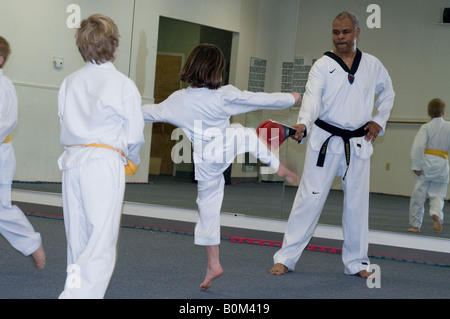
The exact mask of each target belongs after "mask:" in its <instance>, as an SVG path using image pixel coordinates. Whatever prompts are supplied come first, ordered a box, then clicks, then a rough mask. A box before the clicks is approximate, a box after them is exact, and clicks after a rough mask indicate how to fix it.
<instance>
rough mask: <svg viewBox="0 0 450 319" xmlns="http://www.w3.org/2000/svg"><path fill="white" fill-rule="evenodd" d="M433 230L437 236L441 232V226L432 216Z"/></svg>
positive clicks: (436, 218) (435, 216) (436, 217)
mask: <svg viewBox="0 0 450 319" xmlns="http://www.w3.org/2000/svg"><path fill="white" fill-rule="evenodd" d="M433 228H434V232H435V233H437V234H439V233H440V232H441V230H442V224H441V221H440V219H439V217H438V216H437V215H433Z"/></svg>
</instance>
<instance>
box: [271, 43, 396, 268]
mask: <svg viewBox="0 0 450 319" xmlns="http://www.w3.org/2000/svg"><path fill="white" fill-rule="evenodd" d="M358 51H359V50H358ZM338 59H339V58H338ZM341 61H342V60H341ZM355 62H356V58H355ZM348 75H349V72H348V71H346V70H344V68H343V67H342V66H341V64H340V63H338V62H337V61H336V59H333V58H331V57H329V56H327V55H324V56H323V57H322V58H320V59H319V60H317V61H316V62H315V63H314V65H313V66H312V68H311V71H310V74H309V78H308V82H307V85H306V92H305V94H304V97H303V102H302V106H301V108H300V112H299V117H298V123H302V124H304V125H305V126H306V128H307V132H309V134H308V139H307V147H306V157H305V164H304V169H303V175H302V178H301V181H300V185H299V188H298V191H297V194H296V197H295V200H294V203H293V207H292V211H291V214H290V217H289V220H288V223H287V228H286V232H285V236H284V240H283V244H282V248H281V249H280V250H279V251H277V253H276V254H275V255H274V262H275V263H281V264H283V265H285V266H286V267H288V269H289V270H293V269H294V268H295V264H296V263H297V261H298V259H299V258H300V256H301V254H302V252H303V250H304V248H305V247H306V245H307V244H308V242H309V240H310V239H311V237H312V235H313V233H314V230H315V228H316V226H317V222H318V220H319V217H320V214H321V212H322V209H323V206H324V204H325V201H326V199H327V196H328V193H329V190H330V187H331V184H332V182H333V180H334V178H335V177H336V176H345V179H344V178H343V179H342V188H343V191H344V196H345V198H344V211H343V217H342V225H343V233H344V244H343V253H342V259H343V263H344V266H345V270H344V272H345V273H346V274H355V273H358V272H359V271H361V270H362V269H365V268H366V267H367V265H364V264H368V263H369V259H368V257H367V249H368V238H367V237H368V210H369V177H370V156H371V154H372V152H373V147H372V144H371V143H369V142H367V141H366V140H365V139H364V137H355V138H352V139H350V164H349V167H348V171H347V167H346V166H347V163H346V157H345V152H344V144H343V140H342V138H341V137H338V136H334V137H332V138H331V139H330V142H329V145H328V150H327V153H326V158H325V162H324V165H323V167H319V166H317V165H316V163H317V159H318V155H319V152H320V150H321V147H322V145H323V143H324V141H325V140H326V139H327V138H328V137H330V136H331V134H330V133H328V132H327V131H325V130H323V129H322V128H320V127H318V126H316V125H314V122H315V121H316V120H317V119H319V118H320V119H321V120H323V121H325V122H327V123H329V124H331V125H334V126H336V127H338V128H341V129H347V130H356V129H358V128H360V127H362V126H364V125H365V124H366V123H367V122H369V121H374V122H376V123H378V124H379V125H380V126H381V127H382V129H383V130H382V132H381V133H383V131H384V129H385V126H386V122H387V120H388V118H389V114H390V111H391V108H392V106H393V102H394V96H395V94H394V91H393V89H392V83H391V79H390V77H389V75H388V72H387V71H386V69H385V68H384V66H383V65H382V64H381V62H380V61H379V60H378V59H377V58H375V57H374V56H372V55H369V54H367V53H363V54H362V55H361V59H360V63H359V67H358V69H357V71H356V73H355V74H354V78H355V79H354V82H353V84H350V81H349V79H348ZM375 95H378V99H377V101H376V106H377V113H376V114H375V115H373V108H374V97H375ZM345 174H346V175H345Z"/></svg>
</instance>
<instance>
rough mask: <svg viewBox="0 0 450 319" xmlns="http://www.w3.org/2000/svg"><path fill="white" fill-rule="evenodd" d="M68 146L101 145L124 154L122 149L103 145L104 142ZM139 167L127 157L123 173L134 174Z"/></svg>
mask: <svg viewBox="0 0 450 319" xmlns="http://www.w3.org/2000/svg"><path fill="white" fill-rule="evenodd" d="M70 146H84V147H101V148H107V149H110V150H113V151H117V152H119V153H120V154H122V156H124V155H125V154H124V153H123V151H121V150H118V149H116V148H114V147H112V146H109V145H105V144H96V143H92V144H85V145H68V147H70ZM138 168H139V165H136V164H134V163H133V162H132V161H130V160H129V159H128V158H127V165H125V174H126V175H134V174H136V172H137V170H138Z"/></svg>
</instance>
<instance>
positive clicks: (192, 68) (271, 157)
mask: <svg viewBox="0 0 450 319" xmlns="http://www.w3.org/2000/svg"><path fill="white" fill-rule="evenodd" d="M223 67H224V56H223V53H222V52H221V50H220V49H219V48H218V47H217V46H215V45H211V44H201V45H199V46H197V47H196V48H195V49H194V50H193V51H192V52H191V54H190V55H189V57H188V59H187V61H186V63H185V65H184V66H183V69H182V71H181V75H180V79H181V81H183V82H185V83H188V84H190V86H189V87H188V88H187V89H183V90H179V91H176V92H174V93H173V94H172V95H171V96H169V97H168V98H167V99H166V100H165V101H163V102H161V103H159V104H152V105H150V104H149V105H144V106H143V114H144V120H145V122H166V123H171V124H172V125H175V126H177V127H179V128H181V129H183V131H184V133H185V134H186V136H187V137H188V138H189V139H190V141H191V143H192V144H193V150H194V152H193V159H194V167H195V179H196V180H197V182H198V183H197V184H198V186H197V187H198V194H197V205H198V210H199V221H198V222H197V224H196V227H195V240H194V241H195V244H196V245H200V246H205V247H206V256H207V271H206V276H205V279H204V280H203V282H202V283H201V284H200V289H208V288H210V287H211V285H212V283H213V281H214V279H216V278H217V277H219V276H221V275H222V273H223V269H222V266H221V264H220V259H219V244H220V211H221V207H222V200H223V196H224V185H225V183H224V177H223V172H224V171H225V170H226V169H227V167H228V166H229V165H230V164H231V163H232V161H233V160H234V158H235V157H236V156H237V155H238V154H243V153H246V152H250V153H251V154H252V155H253V156H254V157H256V158H259V159H260V160H261V162H263V163H265V164H267V165H268V166H269V167H270V168H271V169H272V170H273V171H274V172H277V174H278V175H279V176H281V177H284V178H285V179H286V181H287V182H289V183H290V184H293V185H298V177H297V175H296V174H294V173H293V172H291V171H290V170H289V169H288V168H286V167H285V166H284V165H283V164H281V163H280V161H279V160H278V158H277V157H276V156H275V154H273V153H271V152H270V151H269V150H268V149H267V147H266V146H265V145H264V143H263V142H262V141H260V140H259V139H258V137H257V135H256V132H255V130H253V129H251V128H245V127H243V126H241V125H239V124H230V117H231V116H233V115H237V114H242V113H247V112H251V111H255V110H258V109H284V108H287V107H290V106H292V105H294V104H295V103H298V102H299V100H300V95H299V94H298V93H295V92H294V93H292V94H290V93H271V94H269V93H252V92H246V91H240V90H238V89H237V88H236V87H234V86H232V85H226V86H221V83H222V72H223Z"/></svg>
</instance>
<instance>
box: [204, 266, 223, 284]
mask: <svg viewBox="0 0 450 319" xmlns="http://www.w3.org/2000/svg"><path fill="white" fill-rule="evenodd" d="M222 274H223V269H222V266H220V265H218V266H216V267H210V266H208V269H207V270H206V276H205V279H204V280H203V282H202V283H201V284H200V289H201V290H206V289H209V288H210V287H211V285H212V283H213V281H214V279H216V278H219V277H220V276H222Z"/></svg>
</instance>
